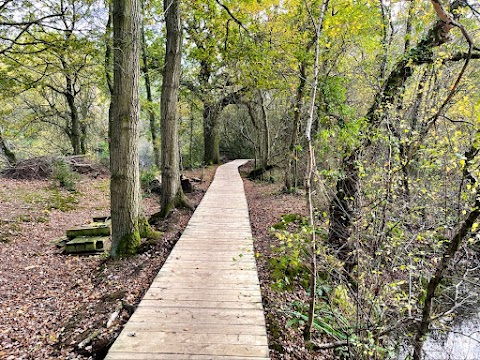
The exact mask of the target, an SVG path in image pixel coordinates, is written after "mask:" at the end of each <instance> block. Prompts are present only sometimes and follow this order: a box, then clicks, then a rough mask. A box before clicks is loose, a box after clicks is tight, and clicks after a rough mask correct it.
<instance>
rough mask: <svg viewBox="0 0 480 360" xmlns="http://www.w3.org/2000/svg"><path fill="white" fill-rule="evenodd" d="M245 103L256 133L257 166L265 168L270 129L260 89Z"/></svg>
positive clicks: (267, 158) (268, 154)
mask: <svg viewBox="0 0 480 360" xmlns="http://www.w3.org/2000/svg"><path fill="white" fill-rule="evenodd" d="M245 105H246V106H247V108H248V113H249V115H250V118H251V120H252V123H253V126H254V127H255V130H256V133H257V143H258V149H259V160H260V161H259V163H260V164H259V168H260V169H266V168H267V167H268V165H269V164H268V163H269V161H270V129H269V124H268V117H267V112H266V109H265V104H264V99H263V95H262V93H261V90H258V92H257V93H256V94H255V96H254V99H253V100H251V101H247V102H245ZM261 173H263V171H261Z"/></svg>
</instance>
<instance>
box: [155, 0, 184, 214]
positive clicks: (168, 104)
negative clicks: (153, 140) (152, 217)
mask: <svg viewBox="0 0 480 360" xmlns="http://www.w3.org/2000/svg"><path fill="white" fill-rule="evenodd" d="M164 8H165V22H166V28H167V44H166V52H165V66H164V68H163V83H162V99H161V112H162V125H161V129H162V134H161V143H162V156H161V158H162V197H161V210H160V216H161V217H166V216H167V215H168V214H169V213H170V211H171V210H172V209H173V208H174V207H176V206H189V204H188V200H187V199H186V197H185V195H184V193H183V190H182V187H181V186H180V152H179V146H178V119H177V102H178V91H179V86H180V70H181V67H180V65H181V56H182V26H181V22H180V1H179V0H164Z"/></svg>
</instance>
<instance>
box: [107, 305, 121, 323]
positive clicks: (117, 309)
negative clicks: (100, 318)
mask: <svg viewBox="0 0 480 360" xmlns="http://www.w3.org/2000/svg"><path fill="white" fill-rule="evenodd" d="M122 309H123V303H122V302H121V301H119V302H118V303H117V306H116V307H115V311H114V312H113V313H112V315H110V317H109V318H108V321H107V329H108V328H109V327H110V326H112V324H113V322H114V321H115V320H117V318H118V315H120V312H121V311H122Z"/></svg>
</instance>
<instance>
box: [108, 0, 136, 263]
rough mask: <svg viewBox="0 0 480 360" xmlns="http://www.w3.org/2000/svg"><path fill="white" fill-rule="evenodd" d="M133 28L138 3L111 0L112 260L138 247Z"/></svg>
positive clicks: (131, 0) (134, 47)
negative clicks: (112, 69) (112, 74)
mask: <svg viewBox="0 0 480 360" xmlns="http://www.w3.org/2000/svg"><path fill="white" fill-rule="evenodd" d="M139 26H140V7H139V2H138V0H114V1H113V45H114V46H113V48H114V71H113V72H114V79H113V93H112V102H111V104H110V122H109V134H110V171H111V183H110V197H111V217H112V250H111V256H112V257H113V258H118V257H119V256H122V255H128V254H133V253H135V251H136V248H137V247H138V245H139V244H140V231H139V211H140V210H139V207H140V181H139V158H138V137H139V129H138V126H139V111H140V102H139V96H140V94H139V78H140V63H139V55H140V48H139V45H140V41H139V40H140V39H139V35H140V34H139Z"/></svg>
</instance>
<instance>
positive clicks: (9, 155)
mask: <svg viewBox="0 0 480 360" xmlns="http://www.w3.org/2000/svg"><path fill="white" fill-rule="evenodd" d="M0 149H1V151H2V152H3V154H4V155H5V158H6V159H7V161H8V164H9V165H10V166H15V165H17V157H16V156H15V153H14V152H13V151H12V150H11V149H10V148H9V147H8V145H7V143H6V142H5V140H4V139H3V134H2V132H1V131H0Z"/></svg>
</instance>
